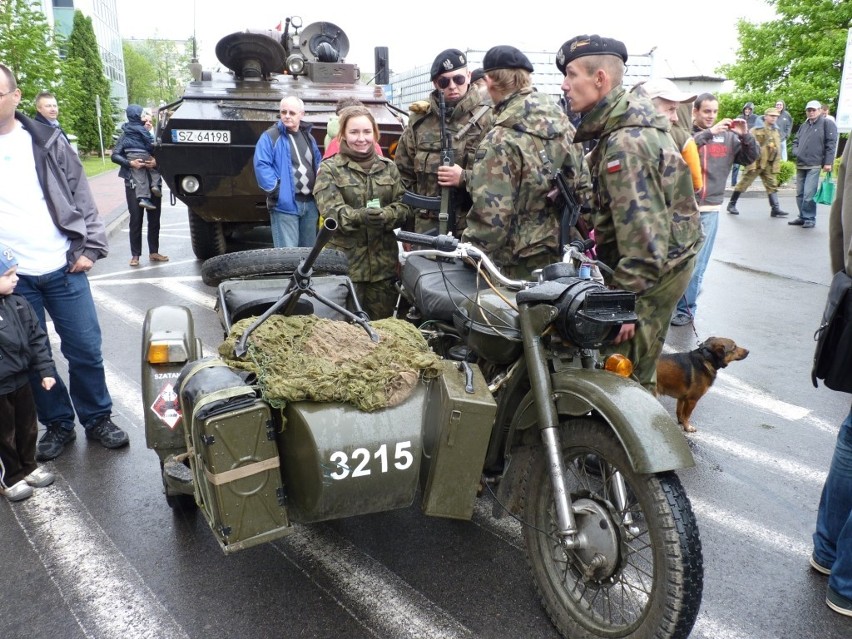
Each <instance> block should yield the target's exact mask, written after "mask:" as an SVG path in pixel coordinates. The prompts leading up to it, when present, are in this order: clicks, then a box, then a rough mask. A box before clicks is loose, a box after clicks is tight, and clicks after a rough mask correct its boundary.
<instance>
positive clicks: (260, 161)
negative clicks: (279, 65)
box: [254, 96, 322, 247]
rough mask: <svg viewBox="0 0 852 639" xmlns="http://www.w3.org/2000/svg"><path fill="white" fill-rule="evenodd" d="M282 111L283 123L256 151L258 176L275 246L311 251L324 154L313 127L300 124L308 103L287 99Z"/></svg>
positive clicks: (273, 128)
mask: <svg viewBox="0 0 852 639" xmlns="http://www.w3.org/2000/svg"><path fill="white" fill-rule="evenodd" d="M279 110H280V115H281V119H280V120H279V121H278V122H276V123H275V124H274V125H272V126H271V127H269V128H268V129H267V130H266V131H264V132H263V134H262V135H261V136H260V139H259V140H258V141H257V145H256V146H255V148H254V175H255V178H256V179H257V184H258V186H259V187H260V188H262V189H263V190H264V191H266V193H267V198H266V205H267V208H268V209H269V223H270V224H271V226H272V243H273V244H274V245H275V246H276V247H285V246H313V245H314V240H316V237H317V226H318V224H319V211H318V210H317V205H316V202H314V196H313V190H314V182H315V181H316V177H317V171H318V170H319V165H320V161H321V160H322V154H321V153H320V150H319V146H317V143H316V141H315V140H314V138H313V136H312V135H311V128H312V127H311V125H310V124H308V123H307V122H302V118H303V117H304V115H305V104H304V102H302V101H301V100H300V99H299V98H297V97H294V96H290V97H286V98H284V99H283V100H281V105H280V109H279Z"/></svg>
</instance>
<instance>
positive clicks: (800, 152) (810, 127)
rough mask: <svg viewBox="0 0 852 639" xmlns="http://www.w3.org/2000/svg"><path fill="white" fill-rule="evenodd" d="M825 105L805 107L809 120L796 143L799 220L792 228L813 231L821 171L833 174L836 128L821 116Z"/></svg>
mask: <svg viewBox="0 0 852 639" xmlns="http://www.w3.org/2000/svg"><path fill="white" fill-rule="evenodd" d="M821 109H822V105H821V104H820V103H819V102H818V101H817V100H811V101H810V102H808V104H807V106H806V107H805V114H806V115H807V116H808V119H807V120H805V122H804V123H803V124H802V126H800V127H799V130H798V131H797V132H796V137H795V139H794V140H793V155H795V156H796V205H797V206H798V207H799V217H797V218H796V219H795V220H790V221H789V222H787V224H789V225H790V226H801V227H802V228H803V229H812V228H814V227H815V226H816V213H817V205H816V202H814V195H816V191H817V187H818V186H819V174H820V171H831V169H832V168H833V166H834V155H835V153H837V125H836V124H835V123H834V122H832V121H831V120H829V119H828V118H826V117H825V116H824V115H823V114H822V110H821Z"/></svg>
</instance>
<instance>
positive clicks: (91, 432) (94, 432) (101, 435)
mask: <svg viewBox="0 0 852 639" xmlns="http://www.w3.org/2000/svg"><path fill="white" fill-rule="evenodd" d="M86 439H96V440H98V441H99V442H100V443H101V446H103V447H105V448H121V447H122V446H127V444H129V443H130V438H129V437H128V436H127V433H125V432H124V431H123V430H121V429H120V428H119V427H118V426H116V425H115V424H113V423H112V420H111V419H110V418H109V417H108V416H107V417H102V418H101V419H100V421H97V422H95V425H94V426H91V427H90V428H87V429H86Z"/></svg>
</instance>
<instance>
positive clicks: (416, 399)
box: [278, 383, 426, 524]
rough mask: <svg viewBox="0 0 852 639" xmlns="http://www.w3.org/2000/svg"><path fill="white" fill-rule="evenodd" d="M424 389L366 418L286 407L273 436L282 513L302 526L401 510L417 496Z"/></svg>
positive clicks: (347, 410) (335, 406)
mask: <svg viewBox="0 0 852 639" xmlns="http://www.w3.org/2000/svg"><path fill="white" fill-rule="evenodd" d="M425 400H426V384H422V383H420V384H418V385H417V386H416V387H415V389H414V391H413V392H412V393H411V395H410V396H409V397H408V398H407V399H406V400H405V401H404V402H402V403H401V404H399V405H397V406H393V407H391V408H385V409H382V410H377V411H374V412H371V413H367V412H364V411H361V410H358V409H357V408H355V407H354V406H351V405H349V404H341V403H333V402H328V403H320V402H290V403H288V404H287V407H286V408H285V410H284V415H285V418H286V423H285V426H284V429H283V431H282V432H281V433H280V434H279V436H278V446H279V449H280V450H281V461H282V464H283V470H284V482H285V487H286V490H287V509H288V512H289V513H290V516H291V518H292V520H293V521H295V522H298V523H300V524H303V523H310V522H317V521H325V520H328V519H340V518H341V517H351V516H353V515H366V514H368V513H376V512H383V511H386V510H393V509H396V508H406V507H408V506H410V505H411V503H412V502H413V501H414V496H415V495H416V493H417V484H418V477H419V473H420V457H421V454H422V453H421V450H422V445H421V442H422V432H421V424H422V422H423V412H424V408H423V406H424V402H425Z"/></svg>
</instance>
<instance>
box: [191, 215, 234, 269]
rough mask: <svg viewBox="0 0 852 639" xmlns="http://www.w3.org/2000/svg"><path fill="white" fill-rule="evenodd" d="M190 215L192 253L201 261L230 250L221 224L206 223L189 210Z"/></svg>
mask: <svg viewBox="0 0 852 639" xmlns="http://www.w3.org/2000/svg"><path fill="white" fill-rule="evenodd" d="M187 212H188V215H189V239H190V242H191V243H192V252H193V253H195V257H197V258H198V259H199V260H206V259H210V258H211V257H215V256H217V255H223V254H224V253H225V251H227V250H228V243H227V241H226V240H225V231H224V229H223V228H222V224H221V223H220V222H205V221H204V220H203V219H201V217H199V215H198V214H197V213H195V212H194V211H193V210H192V209H187Z"/></svg>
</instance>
